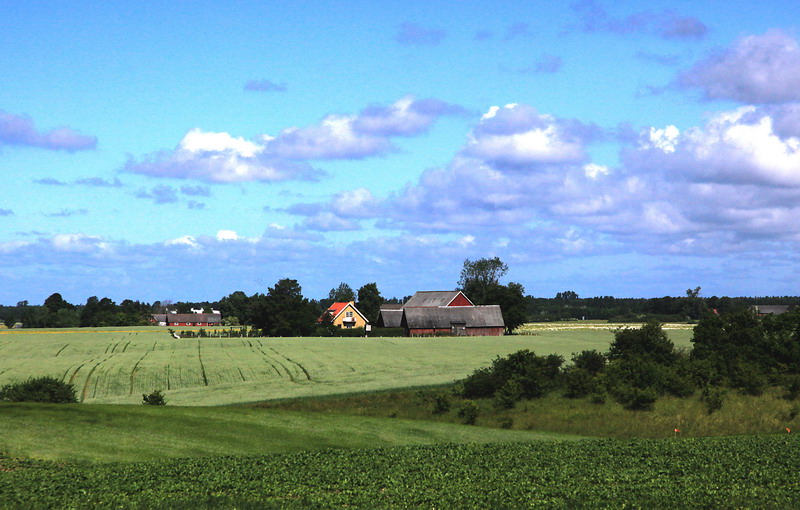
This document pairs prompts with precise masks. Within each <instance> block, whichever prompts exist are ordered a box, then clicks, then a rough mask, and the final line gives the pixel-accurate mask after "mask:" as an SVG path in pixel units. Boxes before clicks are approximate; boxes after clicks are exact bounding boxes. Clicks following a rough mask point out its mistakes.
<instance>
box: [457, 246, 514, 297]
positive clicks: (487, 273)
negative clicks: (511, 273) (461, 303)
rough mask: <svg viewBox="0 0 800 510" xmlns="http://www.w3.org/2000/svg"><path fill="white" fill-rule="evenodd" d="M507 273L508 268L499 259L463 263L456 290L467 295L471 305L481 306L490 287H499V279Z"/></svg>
mask: <svg viewBox="0 0 800 510" xmlns="http://www.w3.org/2000/svg"><path fill="white" fill-rule="evenodd" d="M507 272H508V266H507V265H506V264H505V263H504V262H503V261H502V260H500V258H499V257H494V258H492V259H478V260H475V261H471V260H469V259H467V260H465V261H464V267H463V268H462V269H461V278H460V279H459V280H458V288H459V289H460V290H461V291H462V292H464V294H466V295H467V297H468V298H470V300H472V302H473V303H475V304H478V303H481V304H483V303H484V302H485V300H486V292H487V290H488V289H489V286H491V285H499V284H500V278H502V277H503V276H504V275H505V274H506V273H507Z"/></svg>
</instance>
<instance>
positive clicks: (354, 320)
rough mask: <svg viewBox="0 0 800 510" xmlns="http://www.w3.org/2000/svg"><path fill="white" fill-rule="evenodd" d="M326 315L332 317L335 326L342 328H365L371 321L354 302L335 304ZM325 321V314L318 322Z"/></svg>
mask: <svg viewBox="0 0 800 510" xmlns="http://www.w3.org/2000/svg"><path fill="white" fill-rule="evenodd" d="M325 313H327V314H328V315H330V317H331V322H332V323H333V325H334V326H339V327H340V328H344V329H352V328H364V327H366V326H367V324H369V320H367V318H366V317H365V316H364V314H363V313H361V312H360V311H359V310H358V308H356V304H355V302H353V301H349V302H340V303H333V304H332V305H331V306H330V307H329V308H328V310H327V311H326V312H325ZM324 319H325V315H324V314H323V315H322V316H321V317H320V318H319V319H317V322H322V321H323V320H324Z"/></svg>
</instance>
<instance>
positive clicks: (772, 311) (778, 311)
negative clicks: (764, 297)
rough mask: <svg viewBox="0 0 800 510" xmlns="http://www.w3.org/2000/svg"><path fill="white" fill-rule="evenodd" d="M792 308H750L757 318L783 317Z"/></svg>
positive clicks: (757, 306)
mask: <svg viewBox="0 0 800 510" xmlns="http://www.w3.org/2000/svg"><path fill="white" fill-rule="evenodd" d="M793 308H794V307H793V306H789V305H753V306H751V307H750V309H751V310H753V311H754V312H755V313H756V315H758V316H764V315H783V314H784V313H786V312H788V311H789V310H791V309H793Z"/></svg>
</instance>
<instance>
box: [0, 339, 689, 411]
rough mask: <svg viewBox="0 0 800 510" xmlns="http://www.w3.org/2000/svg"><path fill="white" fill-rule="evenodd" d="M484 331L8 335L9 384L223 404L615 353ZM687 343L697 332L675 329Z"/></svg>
mask: <svg viewBox="0 0 800 510" xmlns="http://www.w3.org/2000/svg"><path fill="white" fill-rule="evenodd" d="M534 333H535V334H531V335H518V336H506V337H476V338H222V339H218V338H194V339H189V338H186V339H178V340H176V339H174V338H172V337H171V336H170V335H169V333H168V332H167V331H166V330H165V329H161V328H155V327H153V328H119V329H88V328H85V329H66V330H64V329H62V330H12V331H2V332H0V384H5V383H7V382H10V381H14V380H22V379H26V378H27V377H30V376H42V375H49V376H53V377H57V378H59V379H62V380H64V381H67V382H70V383H72V384H74V385H75V388H76V390H77V393H78V399H79V400H80V401H81V402H87V403H114V404H120V403H139V402H141V396H142V394H143V393H150V392H152V391H155V390H162V391H164V393H165V395H166V397H167V400H168V402H169V404H171V405H221V404H231V403H240V402H254V401H261V400H267V399H276V398H293V397H302V396H319V395H330V394H338V393H352V392H358V391H372V390H380V389H389V388H405V387H413V386H426V385H436V384H444V383H449V382H452V381H453V380H454V379H458V378H462V377H464V376H466V375H468V374H469V373H471V372H472V371H473V370H474V369H475V368H478V367H480V366H483V365H486V364H488V363H489V361H490V360H491V359H493V358H494V357H495V356H505V355H507V354H509V353H512V352H515V351H517V350H519V349H530V350H532V351H534V352H537V353H540V354H549V353H557V354H561V355H563V356H564V357H565V358H567V359H569V357H570V355H571V353H573V352H578V351H581V350H583V349H598V350H606V349H607V348H608V345H609V342H610V341H611V339H612V338H613V337H612V333H611V331H609V330H608V329H599V328H598V329H581V330H578V329H575V328H571V327H569V328H562V329H542V330H541V331H536V332H534ZM670 335H671V336H673V339H674V341H675V342H676V344H679V345H688V343H689V342H688V339H689V337H690V335H691V331H689V330H670Z"/></svg>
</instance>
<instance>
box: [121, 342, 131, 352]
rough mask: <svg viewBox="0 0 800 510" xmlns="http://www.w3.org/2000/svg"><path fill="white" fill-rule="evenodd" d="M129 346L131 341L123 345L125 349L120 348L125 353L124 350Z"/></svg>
mask: <svg viewBox="0 0 800 510" xmlns="http://www.w3.org/2000/svg"><path fill="white" fill-rule="evenodd" d="M130 344H131V340H128V343H127V344H125V347H123V348H122V352H125V350H126V349H127V348H128V346H129V345H130Z"/></svg>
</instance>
